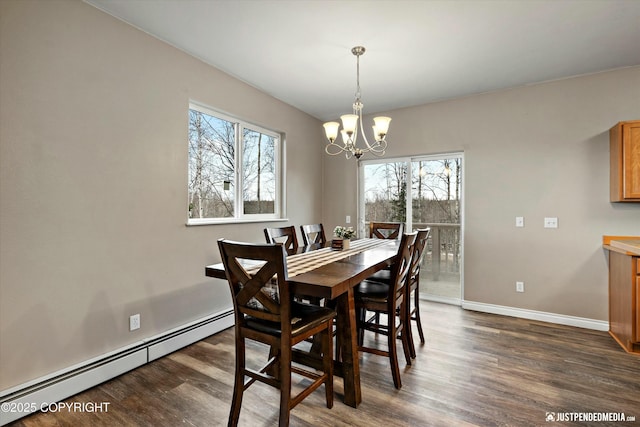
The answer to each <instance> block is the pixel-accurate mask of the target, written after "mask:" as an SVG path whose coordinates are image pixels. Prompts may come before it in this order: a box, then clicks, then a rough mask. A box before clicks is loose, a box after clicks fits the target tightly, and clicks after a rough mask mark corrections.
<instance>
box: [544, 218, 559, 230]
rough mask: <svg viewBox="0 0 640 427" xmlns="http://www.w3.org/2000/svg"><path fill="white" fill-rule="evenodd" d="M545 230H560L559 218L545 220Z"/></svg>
mask: <svg viewBox="0 0 640 427" xmlns="http://www.w3.org/2000/svg"><path fill="white" fill-rule="evenodd" d="M544 228H558V218H545V219H544Z"/></svg>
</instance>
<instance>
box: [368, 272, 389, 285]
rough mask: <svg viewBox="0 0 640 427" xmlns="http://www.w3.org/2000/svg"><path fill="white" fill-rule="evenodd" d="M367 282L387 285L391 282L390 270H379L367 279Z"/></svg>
mask: <svg viewBox="0 0 640 427" xmlns="http://www.w3.org/2000/svg"><path fill="white" fill-rule="evenodd" d="M367 280H372V281H374V282H382V283H389V282H390V281H391V270H388V269H387V270H380V271H378V272H376V273H374V274H373V275H371V276H369V277H367Z"/></svg>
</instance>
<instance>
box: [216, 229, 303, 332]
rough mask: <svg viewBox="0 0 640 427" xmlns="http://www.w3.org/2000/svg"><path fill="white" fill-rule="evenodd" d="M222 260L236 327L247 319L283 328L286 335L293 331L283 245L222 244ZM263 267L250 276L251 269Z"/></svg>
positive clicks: (220, 244) (224, 241)
mask: <svg viewBox="0 0 640 427" xmlns="http://www.w3.org/2000/svg"><path fill="white" fill-rule="evenodd" d="M218 247H219V248H220V256H221V257H222V263H223V264H224V271H225V274H226V276H227V281H228V282H229V287H230V289H231V295H232V297H233V298H232V299H233V308H234V312H235V315H236V326H238V327H239V326H242V325H243V324H244V320H245V316H251V317H253V318H257V319H260V320H265V321H269V322H277V323H280V324H281V327H282V328H283V329H281V330H282V332H283V335H284V334H285V333H286V332H288V331H290V328H291V322H290V321H287V320H286V319H290V317H291V316H290V314H291V313H290V312H291V299H290V293H289V286H288V284H287V264H286V254H285V251H284V248H283V246H282V245H281V244H266V245H257V244H251V243H240V242H232V241H229V240H224V239H220V240H218ZM260 263H263V265H262V266H261V267H260V269H259V270H258V271H257V272H254V273H252V274H249V273H248V272H247V270H246V269H245V267H247V266H248V265H252V266H256V265H259V264H260Z"/></svg>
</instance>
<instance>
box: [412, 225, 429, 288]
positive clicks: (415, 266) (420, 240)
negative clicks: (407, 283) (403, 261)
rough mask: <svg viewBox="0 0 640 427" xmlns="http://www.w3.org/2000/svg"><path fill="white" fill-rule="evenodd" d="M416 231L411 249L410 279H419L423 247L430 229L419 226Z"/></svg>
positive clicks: (425, 245) (425, 244)
mask: <svg viewBox="0 0 640 427" xmlns="http://www.w3.org/2000/svg"><path fill="white" fill-rule="evenodd" d="M417 231H418V234H417V235H416V242H415V243H414V244H413V250H412V253H411V272H410V280H411V281H414V280H418V279H419V276H420V265H421V264H422V259H423V258H424V252H425V248H426V247H427V239H428V238H429V234H430V233H431V229H430V228H421V229H418V230H417ZM412 284H413V283H412Z"/></svg>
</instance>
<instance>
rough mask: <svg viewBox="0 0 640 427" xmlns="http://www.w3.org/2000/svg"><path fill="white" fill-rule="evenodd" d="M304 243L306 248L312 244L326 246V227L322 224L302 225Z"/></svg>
mask: <svg viewBox="0 0 640 427" xmlns="http://www.w3.org/2000/svg"><path fill="white" fill-rule="evenodd" d="M300 231H301V233H302V241H303V244H304V245H305V246H309V245H312V244H316V243H318V244H323V245H324V244H325V243H326V242H327V237H326V236H325V234H324V226H323V225H322V224H309V225H301V226H300Z"/></svg>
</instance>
